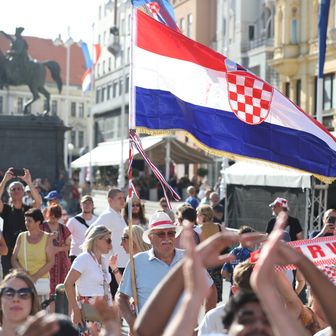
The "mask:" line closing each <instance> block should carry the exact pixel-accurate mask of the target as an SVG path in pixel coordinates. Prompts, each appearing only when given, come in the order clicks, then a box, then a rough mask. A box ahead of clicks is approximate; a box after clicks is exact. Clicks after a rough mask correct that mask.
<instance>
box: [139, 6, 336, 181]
mask: <svg viewBox="0 0 336 336" xmlns="http://www.w3.org/2000/svg"><path fill="white" fill-rule="evenodd" d="M136 15H137V32H136V43H135V46H134V68H133V85H134V90H135V114H136V127H137V128H138V130H139V131H140V132H145V133H149V134H167V133H170V132H171V131H172V130H182V131H184V132H185V134H186V135H187V136H189V137H190V138H192V139H193V140H194V141H195V142H196V143H197V144H198V145H199V146H200V147H202V148H203V149H205V150H207V151H209V152H211V153H213V154H216V155H219V156H226V157H229V158H232V159H239V158H243V157H244V158H251V159H253V160H259V161H265V162H269V163H276V164H277V165H282V166H287V167H292V168H295V169H298V170H302V171H306V172H310V173H312V174H314V175H315V176H316V177H318V178H320V179H321V180H324V181H326V182H330V181H332V180H334V179H335V178H336V142H335V138H334V137H333V136H332V135H331V134H330V133H329V132H328V131H327V130H326V129H325V128H324V127H323V126H322V125H321V124H320V123H318V122H317V121H316V120H315V119H313V118H312V117H310V116H309V115H307V114H306V113H305V112H304V111H302V110H301V109H300V108H299V107H298V106H296V105H295V104H294V103H293V102H291V101H290V100H289V99H288V98H286V97H285V96H284V95H283V94H282V93H281V92H279V91H278V90H277V89H276V88H274V87H272V86H271V85H269V84H268V83H266V82H265V81H264V80H262V79H261V78H258V77H257V76H255V75H254V74H252V73H249V72H248V71H246V70H245V69H244V68H243V67H241V66H240V65H238V64H236V63H235V62H232V61H230V60H229V59H227V58H226V57H225V56H223V55H221V54H219V53H217V52H215V51H213V50H211V49H210V48H207V47H205V46H203V45H201V44H199V43H197V42H195V41H193V40H191V39H189V38H187V37H185V36H184V35H182V34H179V33H177V32H175V31H173V30H171V29H169V28H167V27H165V26H163V25H161V24H159V23H158V22H156V21H155V20H153V19H152V18H150V17H149V16H147V15H145V14H144V13H142V12H141V11H137V14H136Z"/></svg>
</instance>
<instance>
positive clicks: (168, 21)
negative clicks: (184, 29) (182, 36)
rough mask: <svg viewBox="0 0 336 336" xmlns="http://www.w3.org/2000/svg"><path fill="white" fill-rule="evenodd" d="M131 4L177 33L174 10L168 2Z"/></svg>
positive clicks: (137, 0)
mask: <svg viewBox="0 0 336 336" xmlns="http://www.w3.org/2000/svg"><path fill="white" fill-rule="evenodd" d="M132 4H133V6H134V7H138V8H142V10H143V11H144V12H145V13H147V14H148V15H150V16H151V17H153V18H154V19H155V20H157V21H159V22H161V23H163V24H165V25H166V26H168V27H170V28H172V29H174V30H176V31H179V28H178V27H177V25H176V20H175V14H174V9H173V7H172V5H171V3H170V1H169V0H154V1H151V0H132Z"/></svg>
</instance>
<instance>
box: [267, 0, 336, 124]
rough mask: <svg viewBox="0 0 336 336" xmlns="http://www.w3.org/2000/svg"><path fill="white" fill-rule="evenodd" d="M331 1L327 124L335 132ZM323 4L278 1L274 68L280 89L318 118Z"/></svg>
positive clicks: (335, 16)
mask: <svg viewBox="0 0 336 336" xmlns="http://www.w3.org/2000/svg"><path fill="white" fill-rule="evenodd" d="M335 10H336V8H335V0H331V1H330V12H329V24H328V31H327V51H326V61H325V66H324V74H325V75H324V81H323V91H324V95H323V111H322V115H323V124H324V125H325V126H326V127H327V128H328V129H329V130H332V129H334V127H335V125H336V123H335V122H334V115H335V111H336V87H335V71H336V57H335V56H336V13H335ZM318 14H319V1H318V0H309V1H300V0H291V1H286V0H277V1H276V11H275V36H274V59H273V60H272V61H270V62H269V63H270V65H271V66H272V67H274V69H275V70H276V71H277V72H278V73H279V75H280V76H279V79H280V81H279V89H280V90H281V91H282V92H283V93H284V94H286V96H287V97H289V98H290V99H291V100H292V101H293V102H295V103H296V104H297V105H299V106H300V107H301V108H302V109H303V110H304V111H305V112H307V113H308V114H310V115H312V116H315V115H316V78H317V64H318V39H317V33H318Z"/></svg>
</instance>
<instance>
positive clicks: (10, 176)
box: [0, 167, 14, 213]
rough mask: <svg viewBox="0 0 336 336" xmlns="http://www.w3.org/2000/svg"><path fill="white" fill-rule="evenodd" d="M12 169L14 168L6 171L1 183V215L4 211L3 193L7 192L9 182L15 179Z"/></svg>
mask: <svg viewBox="0 0 336 336" xmlns="http://www.w3.org/2000/svg"><path fill="white" fill-rule="evenodd" d="M12 169H13V167H11V168H8V170H7V171H6V173H5V175H4V177H3V179H2V181H1V183H0V213H2V211H3V206H4V205H3V202H2V196H3V193H4V191H5V188H6V184H7V182H8V181H10V180H11V179H13V178H14V175H13V173H12Z"/></svg>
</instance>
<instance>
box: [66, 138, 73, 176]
mask: <svg viewBox="0 0 336 336" xmlns="http://www.w3.org/2000/svg"><path fill="white" fill-rule="evenodd" d="M74 148H75V146H74V145H73V144H72V143H71V142H69V143H68V152H69V162H68V166H67V168H68V172H69V180H71V179H72V169H71V162H72V152H73V150H74Z"/></svg>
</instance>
